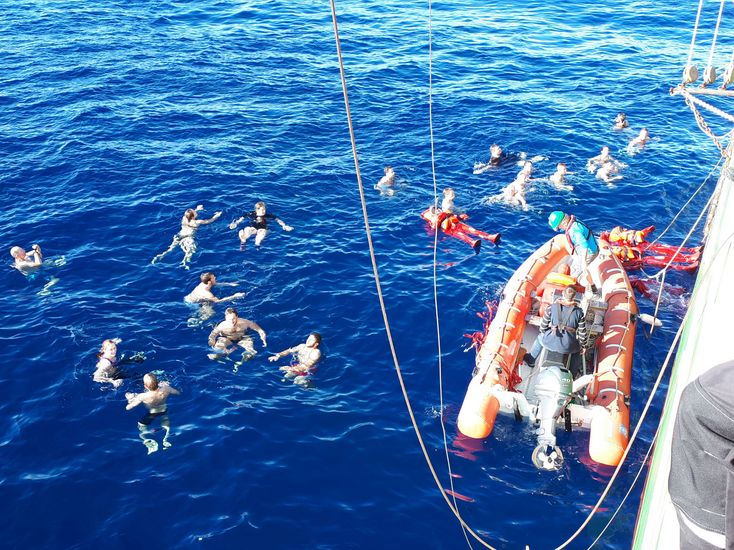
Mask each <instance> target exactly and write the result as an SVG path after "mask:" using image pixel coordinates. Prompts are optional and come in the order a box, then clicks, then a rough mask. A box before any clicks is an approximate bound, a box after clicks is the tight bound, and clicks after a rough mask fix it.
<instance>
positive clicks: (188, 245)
mask: <svg viewBox="0 0 734 550" xmlns="http://www.w3.org/2000/svg"><path fill="white" fill-rule="evenodd" d="M202 210H204V206H202V205H201V204H200V205H198V206H197V207H196V208H189V209H187V210H186V212H184V215H183V218H181V230H180V231H179V232H178V233H176V234H175V235H174V236H173V240H172V241H171V245H170V246H169V247H168V249H167V250H164V251H163V252H161V253H160V254H158V255H157V256H156V257H155V258H153V259H152V260H151V262H150V263H152V264H154V263H156V262H159V261H161V260H162V259H163V258H164V257H165V256H166V254H168V253H169V252H171V251H172V250H173V249H174V248H176V247H177V246H180V247H181V250H182V251H183V253H184V257H183V260H181V267H183V268H184V269H189V262H190V261H191V258H192V257H193V255H194V253H195V252H196V240H195V238H194V237H195V235H196V230H197V229H198V228H199V226H201V225H207V224H210V223H212V222H214V221H216V220H217V219H218V218H219V216H221V215H222V212H221V211H218V212H214V215H213V216H212V217H211V218H209V219H208V220H200V219H198V214H197V213H198V212H200V211H202Z"/></svg>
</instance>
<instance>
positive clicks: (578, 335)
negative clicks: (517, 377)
mask: <svg viewBox="0 0 734 550" xmlns="http://www.w3.org/2000/svg"><path fill="white" fill-rule="evenodd" d="M587 340H588V331H587V328H586V319H585V315H584V312H583V310H582V309H581V308H580V307H578V305H577V304H576V290H575V289H574V288H573V287H570V286H568V287H566V288H564V289H563V297H562V298H560V299H558V300H556V301H555V302H554V303H553V304H551V306H550V307H548V308H546V310H545V313H544V314H543V320H542V321H541V323H540V334H539V335H538V338H536V340H535V342H534V344H533V347H532V348H531V350H530V353H527V354H525V362H526V363H527V364H528V365H530V366H534V365H535V360H536V359H537V358H538V355H539V354H540V350H541V348H545V349H547V350H548V351H553V352H556V353H562V354H564V355H565V354H569V353H578V352H579V351H581V349H582V348H585V347H586V344H587Z"/></svg>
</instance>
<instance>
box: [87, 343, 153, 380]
mask: <svg viewBox="0 0 734 550" xmlns="http://www.w3.org/2000/svg"><path fill="white" fill-rule="evenodd" d="M120 342H122V340H120V339H119V338H111V339H107V340H104V341H103V342H102V346H101V347H100V348H99V353H97V366H96V368H95V371H94V375H93V380H94V381H95V382H100V383H102V384H105V383H108V384H112V386H113V387H114V388H119V387H120V385H121V384H122V376H121V373H120V369H119V368H118V367H119V366H120V365H121V364H123V363H139V362H141V361H144V360H145V354H144V353H143V352H137V353H134V354H133V355H131V356H130V357H126V356H124V355H123V356H122V357H121V358H119V359H118V358H117V344H119V343H120Z"/></svg>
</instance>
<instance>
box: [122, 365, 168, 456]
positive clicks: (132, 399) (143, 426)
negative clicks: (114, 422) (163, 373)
mask: <svg viewBox="0 0 734 550" xmlns="http://www.w3.org/2000/svg"><path fill="white" fill-rule="evenodd" d="M143 386H145V391H144V392H143V393H132V392H128V393H126V394H125V397H126V398H127V406H126V407H125V409H126V410H128V411H129V410H130V409H133V408H135V407H137V406H138V405H140V404H141V403H142V404H143V405H145V406H146V407H147V409H148V412H147V413H146V414H145V415H143V416H142V418H141V419H140V420H138V429H139V430H140V438H141V439H142V440H143V444H144V445H145V446H146V447H147V448H148V454H150V453H154V452H156V451H157V450H158V442H157V441H155V440H154V439H150V438H149V437H147V436H148V435H150V434H152V433H153V432H152V431H151V430H150V429H149V428H150V425H151V424H152V423H153V420H155V419H156V418H160V419H161V426H162V427H163V429H164V430H165V431H166V435H165V436H163V447H164V448H168V447H170V446H171V443H170V442H169V441H168V436H169V435H170V432H171V422H170V420H169V419H168V408H167V406H166V399H168V396H169V395H180V394H181V392H180V391H178V390H177V389H175V388H172V387H171V386H170V385H169V384H168V382H160V383H159V382H158V378H157V377H156V375H155V374H153V373H152V372H149V373H148V374H146V375H145V376H143Z"/></svg>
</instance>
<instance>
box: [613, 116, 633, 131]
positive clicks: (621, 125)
mask: <svg viewBox="0 0 734 550" xmlns="http://www.w3.org/2000/svg"><path fill="white" fill-rule="evenodd" d="M629 125H630V123H629V122H628V121H627V115H625V114H624V113H619V114H618V115H617V117H616V118H615V119H614V129H615V130H624V129H625V128H627V126H629Z"/></svg>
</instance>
